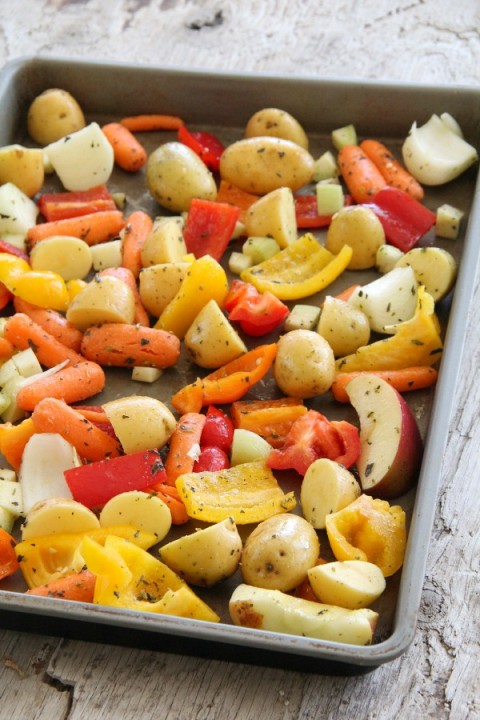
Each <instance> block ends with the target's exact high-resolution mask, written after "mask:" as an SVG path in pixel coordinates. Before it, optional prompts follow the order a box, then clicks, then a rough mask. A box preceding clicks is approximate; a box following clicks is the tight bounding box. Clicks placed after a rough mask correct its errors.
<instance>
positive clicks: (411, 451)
mask: <svg viewBox="0 0 480 720" xmlns="http://www.w3.org/2000/svg"><path fill="white" fill-rule="evenodd" d="M346 390H347V394H348V397H349V399H350V402H351V403H352V405H353V407H354V408H355V410H356V411H357V414H358V417H359V420H360V446H361V450H360V457H359V459H358V462H357V470H358V473H359V477H360V483H361V485H362V489H363V491H364V492H366V493H368V494H370V495H373V496H374V497H379V498H383V499H389V498H395V497H398V496H399V495H402V494H403V493H404V492H406V491H407V490H408V489H409V488H410V487H411V486H412V485H413V484H414V482H415V480H416V478H417V473H418V470H419V467H420V461H421V457H422V440H421V437H420V432H419V429H418V425H417V421H416V420H415V417H414V415H413V413H412V411H411V410H410V408H409V406H408V405H407V403H406V402H405V400H404V399H403V397H402V396H401V395H400V393H398V392H397V391H396V390H395V389H394V388H393V387H392V386H391V385H389V383H388V382H386V381H385V380H383V379H381V378H378V377H377V376H375V375H373V374H371V375H370V374H368V373H366V374H364V375H361V376H358V377H356V378H354V379H353V380H351V381H350V382H349V383H348V385H347V387H346Z"/></svg>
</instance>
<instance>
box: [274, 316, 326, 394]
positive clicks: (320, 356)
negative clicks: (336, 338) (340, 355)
mask: <svg viewBox="0 0 480 720" xmlns="http://www.w3.org/2000/svg"><path fill="white" fill-rule="evenodd" d="M273 374H274V377H275V381H276V383H277V385H278V387H279V388H280V390H281V391H282V392H283V393H284V395H288V396H290V397H296V398H311V397H315V395H322V393H324V392H327V390H329V388H330V387H331V385H332V383H333V380H334V378H335V357H334V354H333V350H332V348H331V347H330V345H329V343H328V342H327V341H326V340H325V338H323V337H322V336H321V335H319V334H318V333H317V332H315V331H314V330H304V329H302V328H300V329H297V330H291V331H290V332H287V333H285V335H282V336H281V338H280V339H279V341H278V345H277V355H276V357H275V364H274V368H273Z"/></svg>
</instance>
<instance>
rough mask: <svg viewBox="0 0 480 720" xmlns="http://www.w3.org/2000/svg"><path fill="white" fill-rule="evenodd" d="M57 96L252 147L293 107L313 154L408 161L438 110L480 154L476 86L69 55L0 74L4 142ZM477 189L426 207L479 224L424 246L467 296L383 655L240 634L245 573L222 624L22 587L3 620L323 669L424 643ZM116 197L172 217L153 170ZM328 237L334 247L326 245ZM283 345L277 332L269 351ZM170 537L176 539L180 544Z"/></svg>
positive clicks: (173, 381)
mask: <svg viewBox="0 0 480 720" xmlns="http://www.w3.org/2000/svg"><path fill="white" fill-rule="evenodd" d="M49 87H62V88H64V89H66V90H68V91H70V92H71V93H72V94H73V95H74V96H75V97H76V98H77V100H78V101H79V103H80V105H81V106H82V108H83V109H84V111H85V113H86V115H87V117H88V119H89V120H96V121H98V122H100V123H102V122H105V121H107V120H109V119H118V118H119V117H122V116H124V115H130V114H136V113H143V112H145V113H148V112H163V113H167V114H174V115H179V116H181V117H183V118H184V120H185V122H186V123H187V124H188V126H189V127H190V128H192V129H206V130H210V131H211V132H214V133H215V134H217V135H218V136H219V137H221V139H222V140H224V142H225V143H228V142H230V141H233V140H236V139H239V138H240V137H241V135H242V128H243V127H244V125H245V123H246V121H247V120H248V118H249V117H250V115H252V114H253V112H255V111H256V110H259V109H261V108H262V107H280V108H283V109H284V110H287V111H289V112H291V113H292V114H293V115H294V116H295V117H296V118H297V119H298V120H299V121H300V122H301V123H302V124H303V126H304V127H305V129H306V131H307V133H308V135H309V138H310V141H311V151H312V154H313V155H314V156H318V155H319V154H320V153H321V152H323V151H325V150H327V149H330V141H329V137H330V132H331V130H332V129H334V128H335V127H340V126H342V125H346V124H348V123H354V124H355V126H356V128H357V131H358V134H359V136H360V137H367V136H370V137H378V138H381V139H383V140H384V141H385V142H387V143H388V144H389V145H390V146H391V147H392V149H394V150H395V151H396V152H397V153H398V152H399V149H400V147H401V142H402V140H403V139H404V137H405V135H406V134H407V132H408V130H409V128H410V126H411V124H412V122H413V121H414V120H417V121H418V123H419V124H421V123H423V122H424V121H426V120H427V119H428V118H429V117H430V115H431V114H432V113H440V112H445V111H446V112H450V113H451V114H452V115H453V116H454V117H455V118H457V120H458V121H459V122H460V125H461V127H462V128H463V130H464V133H465V136H466V138H467V139H468V140H469V141H470V142H471V143H472V144H474V145H475V146H476V147H477V148H478V147H479V146H480V91H479V90H474V89H471V88H459V87H456V88H453V87H428V86H418V85H403V84H398V83H397V84H388V83H377V82H366V81H364V82H353V81H352V82H350V81H341V82H339V81H336V80H329V79H324V80H323V79H318V78H311V77H300V78H299V77H296V78H282V77H279V76H274V75H247V76H245V75H241V74H231V73H229V74H222V73H218V72H215V73H214V72H210V73H209V72H203V71H202V72H197V71H186V70H176V69H165V68H156V67H142V66H128V65H123V64H106V63H94V62H92V63H90V62H71V61H68V60H64V59H62V58H59V59H38V58H37V59H34V58H25V59H22V60H19V61H15V62H13V63H11V64H10V65H7V66H6V67H5V68H4V69H3V71H2V73H1V74H0V145H6V144H9V143H12V142H20V143H23V144H26V145H28V144H30V141H29V139H28V137H27V135H26V131H25V118H26V110H27V108H28V106H29V104H30V102H31V101H32V99H33V98H34V97H35V96H36V95H37V94H39V93H40V92H42V91H43V90H45V89H47V88H49ZM140 139H141V140H142V142H144V144H145V145H146V147H147V149H148V150H153V149H154V148H155V147H157V146H158V145H159V144H160V143H161V142H165V141H166V140H170V139H174V134H172V133H162V134H151V135H143V136H140ZM49 183H50V185H49V186H48V187H49V189H52V190H53V189H61V188H60V186H58V185H55V180H54V179H50V180H49ZM476 183H477V176H476V169H472V170H470V171H468V172H467V173H465V174H464V175H463V176H462V177H461V178H460V179H459V180H457V181H455V182H454V183H451V184H449V185H448V186H445V187H442V188H438V189H435V190H434V191H433V190H432V191H430V190H429V191H428V192H427V195H426V204H427V205H428V206H429V207H430V208H431V209H433V210H435V208H436V207H438V205H440V204H442V203H444V202H448V203H450V204H452V205H456V206H457V207H459V208H461V209H462V210H463V211H464V212H465V218H466V219H465V221H464V223H463V226H462V233H461V237H460V238H459V239H458V240H455V241H451V240H450V241H449V240H446V241H442V240H437V239H435V238H434V235H433V233H429V234H428V235H427V236H426V238H425V239H424V240H423V241H422V242H423V243H424V244H427V245H428V244H434V243H435V244H436V245H440V246H442V247H444V248H445V249H448V250H449V251H450V252H451V253H452V254H453V255H454V256H455V257H456V259H457V261H458V262H459V268H460V269H459V275H458V279H457V284H456V288H455V291H454V293H452V294H451V295H450V296H449V297H448V298H446V299H445V300H443V301H442V302H441V303H439V305H438V307H437V311H438V314H439V317H440V320H441V323H442V327H443V330H444V334H445V340H446V345H445V351H444V355H443V359H442V364H441V369H440V378H439V382H438V384H437V387H436V389H435V392H431V391H429V392H417V393H411V395H410V396H409V397H408V402H409V403H410V404H411V407H412V409H413V411H414V412H415V415H416V417H417V419H418V422H419V426H420V429H421V432H422V435H423V437H424V441H425V451H424V459H423V463H422V469H421V473H420V477H419V480H418V484H417V486H416V488H415V489H413V490H412V491H410V492H409V493H408V494H407V495H405V496H403V497H401V498H399V499H398V502H399V503H400V504H401V505H402V506H403V507H404V508H405V509H406V511H407V515H408V522H409V542H408V547H407V553H406V558H405V563H404V567H403V569H402V571H401V573H397V574H396V575H395V576H394V577H393V578H390V579H389V581H388V587H387V591H386V592H385V594H384V595H383V596H382V598H381V599H380V600H379V601H377V603H376V604H375V605H374V606H372V607H373V609H375V610H377V611H378V612H379V613H380V620H379V624H378V627H377V631H376V634H375V641H374V643H373V644H372V645H371V646H369V647H360V648H359V647H355V646H351V645H342V644H337V643H329V642H323V641H317V640H312V639H309V638H304V637H297V636H290V635H284V634H279V633H267V632H262V631H259V630H250V629H245V628H238V627H235V626H233V625H232V624H231V623H230V620H229V616H228V598H229V597H230V595H231V593H232V591H233V589H234V587H235V586H236V585H237V584H238V582H240V577H239V575H238V574H237V575H235V576H234V577H233V578H231V579H230V580H228V581H226V582H224V583H222V584H221V585H218V586H216V587H215V588H213V589H211V590H208V591H199V594H200V595H201V596H202V597H203V598H204V599H205V600H206V602H208V603H209V604H210V605H211V606H212V607H213V608H214V609H215V610H216V611H217V612H218V613H219V615H220V617H221V619H222V622H221V623H219V624H210V623H201V622H197V621H191V620H185V619H181V618H172V617H162V616H158V615H153V614H149V613H138V612H134V611H127V610H118V609H113V608H107V607H100V606H91V605H84V604H82V603H69V602H64V601H62V602H61V601H58V600H51V599H48V598H36V597H30V596H27V595H25V594H24V590H25V586H24V585H22V583H21V579H19V578H15V579H10V580H7V581H4V582H3V583H2V588H1V590H0V610H1V612H0V618H1V624H2V625H3V626H4V627H10V628H16V629H18V630H25V631H32V632H46V633H51V634H62V635H66V636H70V637H80V638H82V639H92V640H95V641H102V642H109V643H121V644H126V645H135V646H138V647H149V648H156V649H159V650H168V651H172V652H183V653H192V654H197V655H202V656H206V657H219V658H228V659H232V660H239V661H244V662H249V663H258V664H268V665H277V666H284V667H295V668H296V669H304V670H308V671H314V672H328V673H348V674H352V673H353V674H354V673H361V672H367V671H369V670H372V669H374V668H375V667H378V666H379V665H381V664H383V663H385V662H389V661H391V660H393V659H394V658H395V657H397V656H398V655H400V654H402V653H403V652H404V651H405V650H406V649H407V648H408V646H409V645H410V643H411V642H412V640H413V638H414V634H415V625H416V618H417V613H418V608H419V604H420V599H421V593H422V586H423V580H424V574H425V563H426V555H427V551H428V544H429V539H430V534H431V530H432V524H433V518H434V512H435V506H436V498H437V495H438V492H439V489H440V482H441V459H442V455H443V450H444V447H445V444H446V439H447V432H448V422H449V418H450V415H451V409H452V406H453V402H454V395H455V384H456V378H457V373H458V371H459V367H460V364H461V354H462V347H463V342H464V334H465V324H466V315H467V309H468V306H469V304H470V301H471V296H472V293H473V285H474V277H475V267H476V262H477V259H478V252H479V250H478V247H479V246H478V243H477V244H475V243H474V238H475V236H476V235H478V234H479V232H480V210H479V207H478V197H477V201H476V202H475V188H476ZM109 187H110V189H111V190H112V191H124V192H125V193H126V196H127V207H126V212H131V211H133V210H135V209H144V210H146V211H147V212H149V213H150V214H151V215H152V216H155V215H160V214H164V215H165V214H167V213H166V211H165V210H163V209H162V208H160V207H159V206H158V205H157V204H156V203H155V202H154V201H153V200H152V198H151V197H150V195H149V194H148V192H147V191H146V188H145V183H144V178H143V173H141V174H140V175H137V176H134V177H132V176H128V175H127V174H126V173H122V172H120V171H115V172H114V174H113V176H112V179H111V181H110V182H109ZM319 239H320V241H321V240H322V237H321V235H319ZM374 277H375V275H374V274H373V272H372V273H371V272H361V273H359V272H356V273H353V272H346V273H344V274H343V275H342V277H341V278H339V279H338V280H337V281H336V282H335V284H334V285H333V286H331V287H330V288H329V289H328V292H329V294H334V293H335V292H338V291H340V290H341V289H343V288H345V287H348V286H349V285H350V284H352V283H353V282H359V283H364V282H367V281H368V280H370V279H373V278H374ZM322 297H323V296H322V295H319V296H318V297H317V298H314V299H312V301H313V300H315V301H317V302H321V300H322ZM274 339H275V336H273V335H272V336H271V337H267V338H263V339H262V341H269V340H274ZM250 344H251V343H250ZM198 372H199V370H198V368H195V367H193V366H192V365H191V364H190V363H189V362H188V360H187V359H186V358H184V357H183V356H182V358H181V360H180V362H179V363H178V365H176V366H175V367H174V368H170V369H168V370H167V371H165V372H164V374H163V375H162V378H161V379H160V380H159V381H158V382H157V383H155V384H153V385H146V384H141V383H134V382H132V381H131V379H130V372H129V371H127V370H125V371H123V370H117V371H109V372H108V384H107V390H106V391H105V392H104V393H103V394H102V396H99V397H96V398H93V399H92V403H98V402H102V401H104V400H106V399H113V398H116V397H122V396H126V395H131V394H151V395H153V396H155V397H158V398H159V399H161V400H163V401H165V402H167V403H168V402H169V400H170V397H171V395H172V393H173V392H175V390H176V389H178V388H180V387H181V386H182V385H184V384H185V383H186V382H190V381H191V380H192V379H194V378H195V377H196V375H197V374H198ZM274 394H275V388H274V383H273V381H272V378H271V376H268V377H267V378H266V379H265V380H264V381H262V383H260V384H259V386H257V387H256V388H255V390H254V391H253V392H252V396H253V395H255V396H256V397H262V398H269V397H273V396H274ZM247 397H248V396H247ZM311 406H312V407H314V408H315V409H318V410H321V411H322V412H324V413H325V414H326V415H327V416H328V417H330V418H332V419H335V418H340V417H343V418H345V419H347V420H350V421H351V422H357V418H356V416H355V412H354V411H353V409H351V408H345V407H339V406H337V404H336V403H334V402H333V401H332V400H331V398H330V396H329V395H328V394H327V395H325V396H322V397H320V398H317V399H315V401H313V402H312V403H311ZM280 482H281V483H282V485H283V486H284V487H285V489H286V490H290V489H297V490H298V481H295V480H294V479H293V478H291V477H288V475H284V476H282V477H281V478H280ZM395 502H397V501H395ZM197 526H198V523H195V524H193V523H192V524H191V525H190V526H188V525H187V526H185V527H183V528H182V529H181V530H180V531H179V530H178V529H177V532H191V531H193V530H194V528H195V527H197ZM17 531H18V529H17ZM249 531H250V528H248V527H246V528H242V529H241V532H242V533H243V535H244V536H246V534H248V532H249ZM171 537H172V536H171V535H169V539H170V538H171ZM320 541H321V544H322V550H323V549H324V548H326V547H327V543H326V540H325V538H324V537H321V538H320Z"/></svg>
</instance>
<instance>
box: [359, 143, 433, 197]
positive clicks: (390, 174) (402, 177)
mask: <svg viewBox="0 0 480 720" xmlns="http://www.w3.org/2000/svg"><path fill="white" fill-rule="evenodd" d="M360 147H361V149H362V150H363V152H364V153H365V155H367V157H369V158H370V160H371V161H372V162H373V163H374V164H375V165H376V167H377V168H378V169H379V170H380V172H381V173H382V175H383V177H384V178H385V180H386V182H387V184H388V185H391V186H392V187H395V188H398V189H399V190H403V191H404V192H406V193H408V194H409V195H411V196H412V197H413V198H415V200H422V199H423V196H424V194H425V193H424V191H423V188H422V186H421V185H420V184H419V183H418V182H417V181H416V180H415V178H414V177H413V176H412V175H410V173H409V172H408V170H407V169H406V168H404V167H403V166H402V165H401V164H400V163H399V162H398V160H397V159H396V158H395V156H394V155H393V153H392V152H391V151H390V150H389V149H388V148H387V147H386V146H385V145H383V143H381V142H379V141H378V140H363V142H361V143H360Z"/></svg>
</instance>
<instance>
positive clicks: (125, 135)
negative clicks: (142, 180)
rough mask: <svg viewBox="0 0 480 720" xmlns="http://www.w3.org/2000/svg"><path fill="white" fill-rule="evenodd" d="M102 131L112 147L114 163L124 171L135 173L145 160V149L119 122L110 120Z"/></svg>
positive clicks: (146, 156)
mask: <svg viewBox="0 0 480 720" xmlns="http://www.w3.org/2000/svg"><path fill="white" fill-rule="evenodd" d="M102 132H103V134H104V135H105V137H106V138H107V140H108V142H109V143H110V145H111V146H112V148H113V157H114V158H115V162H116V164H117V165H118V166H119V167H120V168H122V170H125V171H126V172H131V173H135V172H138V170H140V168H142V167H143V166H144V165H145V163H146V162H147V158H148V155H147V151H146V150H145V148H144V147H143V145H142V144H141V143H140V142H139V141H138V140H137V138H136V137H135V136H134V135H133V134H132V133H131V132H130V130H129V129H128V128H126V127H125V126H124V125H122V124H121V123H116V122H111V123H107V124H106V125H104V126H103V127H102Z"/></svg>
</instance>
